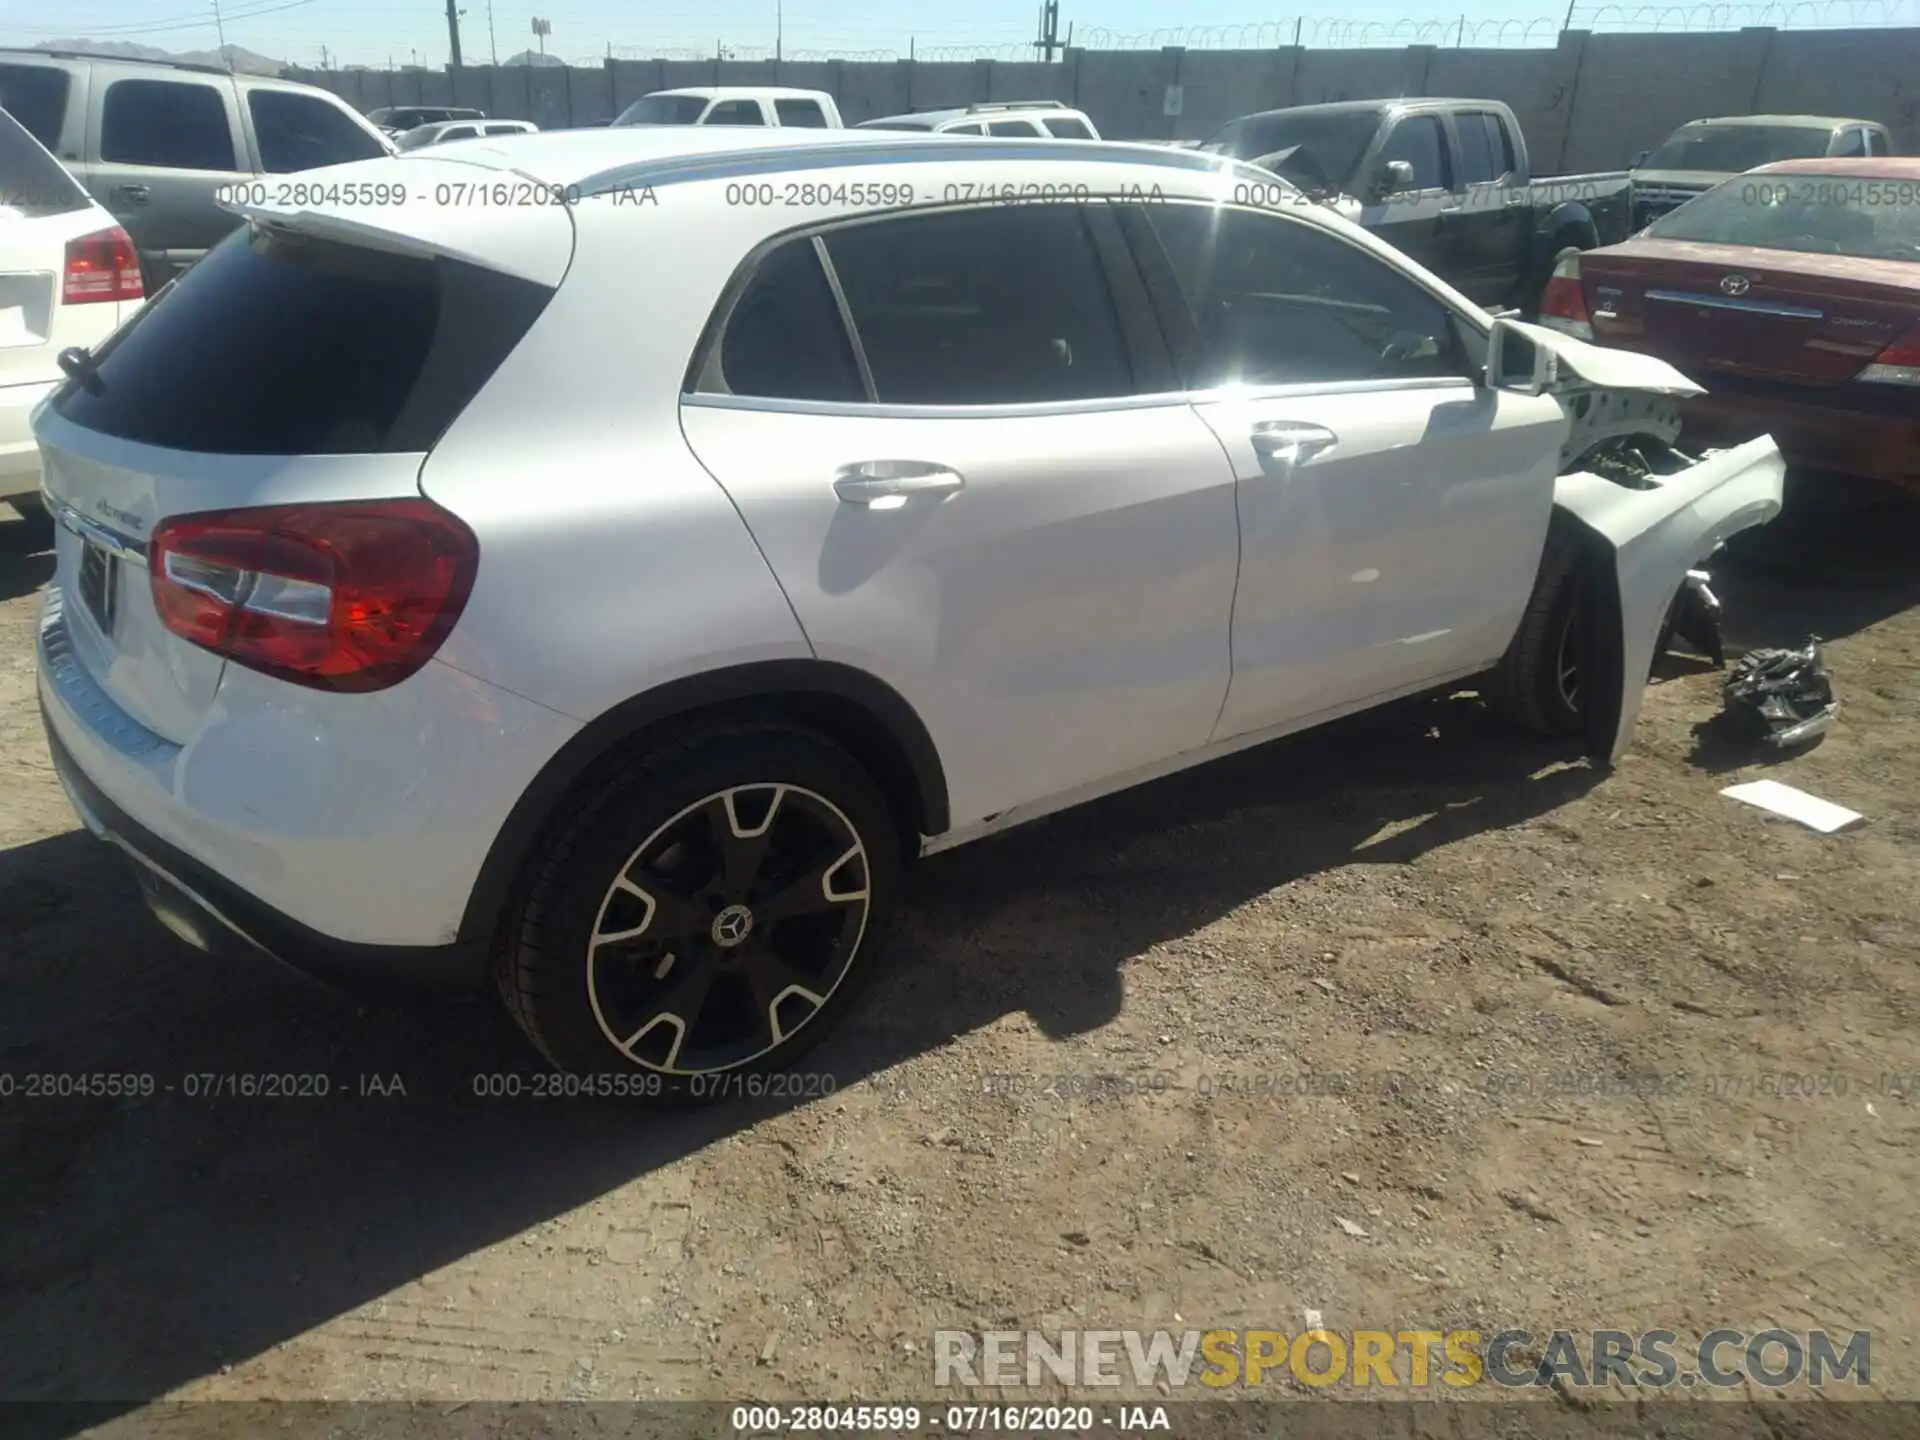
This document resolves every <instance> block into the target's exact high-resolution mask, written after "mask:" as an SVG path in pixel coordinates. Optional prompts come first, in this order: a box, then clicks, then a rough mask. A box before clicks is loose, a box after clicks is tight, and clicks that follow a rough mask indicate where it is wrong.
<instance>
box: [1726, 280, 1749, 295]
mask: <svg viewBox="0 0 1920 1440" xmlns="http://www.w3.org/2000/svg"><path fill="white" fill-rule="evenodd" d="M1752 288H1753V282H1752V281H1751V280H1749V279H1747V277H1746V276H1744V275H1728V276H1726V277H1725V278H1724V279H1722V280H1721V281H1720V290H1721V293H1723V294H1726V295H1744V294H1746V293H1747V291H1749V290H1751V289H1752Z"/></svg>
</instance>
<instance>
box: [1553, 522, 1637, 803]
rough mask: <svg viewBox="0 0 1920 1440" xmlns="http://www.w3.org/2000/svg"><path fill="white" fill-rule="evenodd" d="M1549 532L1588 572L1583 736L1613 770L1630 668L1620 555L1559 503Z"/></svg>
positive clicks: (1595, 756) (1584, 617)
mask: <svg viewBox="0 0 1920 1440" xmlns="http://www.w3.org/2000/svg"><path fill="white" fill-rule="evenodd" d="M1549 533H1550V535H1551V536H1552V537H1553V539H1554V540H1555V541H1557V542H1558V543H1559V544H1562V545H1566V546H1570V547H1572V548H1573V550H1574V552H1575V553H1576V555H1577V556H1578V563H1579V564H1580V566H1581V567H1582V569H1583V571H1584V578H1585V580H1586V583H1587V587H1588V588H1587V591H1586V594H1587V600H1588V603H1587V605H1586V606H1585V608H1584V611H1583V613H1582V617H1581V619H1582V623H1583V625H1584V626H1585V628H1586V636H1585V640H1586V654H1587V656H1588V657H1589V663H1590V664H1591V665H1592V667H1593V674H1592V675H1591V676H1590V677H1588V678H1587V680H1586V682H1585V689H1586V694H1587V703H1586V705H1585V706H1584V707H1583V711H1584V713H1583V714H1582V716H1581V719H1582V721H1583V725H1584V729H1585V732H1586V733H1585V735H1584V737H1583V738H1584V739H1585V741H1586V745H1587V753H1588V755H1590V756H1591V757H1592V758H1593V759H1594V760H1595V761H1597V762H1598V763H1599V764H1601V765H1602V766H1605V767H1608V768H1611V766H1612V764H1613V752H1614V750H1615V748H1616V744H1615V741H1616V737H1617V735H1618V734H1619V730H1620V716H1621V710H1622V708H1623V700H1622V685H1623V683H1624V680H1625V669H1626V656H1625V653H1624V647H1623V645H1622V641H1621V626H1622V620H1623V616H1622V608H1621V607H1622V602H1621V597H1620V572H1619V569H1618V566H1617V564H1616V560H1617V552H1616V551H1615V549H1614V545H1613V542H1612V541H1611V540H1609V539H1607V537H1606V536H1604V535H1602V534H1601V533H1600V532H1599V531H1598V530H1596V529H1595V528H1594V527H1593V525H1592V523H1591V522H1590V521H1588V520H1587V519H1585V518H1584V517H1583V516H1581V515H1580V514H1579V513H1578V512H1577V511H1576V510H1574V509H1573V508H1572V507H1571V506H1568V505H1565V504H1563V503H1562V502H1560V501H1558V500H1556V501H1554V504H1553V520H1552V526H1551V530H1550V532H1549ZM1642 683H1645V682H1644V678H1643V680H1642Z"/></svg>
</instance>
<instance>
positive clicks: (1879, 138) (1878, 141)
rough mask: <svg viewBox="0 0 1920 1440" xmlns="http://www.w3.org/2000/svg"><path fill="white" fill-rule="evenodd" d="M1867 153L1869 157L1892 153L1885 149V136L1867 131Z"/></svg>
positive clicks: (1875, 131)
mask: <svg viewBox="0 0 1920 1440" xmlns="http://www.w3.org/2000/svg"><path fill="white" fill-rule="evenodd" d="M1867 153H1868V154H1869V155H1891V154H1892V153H1893V152H1892V151H1891V150H1889V149H1888V148H1887V137H1886V136H1884V135H1882V134H1881V133H1880V132H1879V131H1878V130H1869V131H1868V132H1867Z"/></svg>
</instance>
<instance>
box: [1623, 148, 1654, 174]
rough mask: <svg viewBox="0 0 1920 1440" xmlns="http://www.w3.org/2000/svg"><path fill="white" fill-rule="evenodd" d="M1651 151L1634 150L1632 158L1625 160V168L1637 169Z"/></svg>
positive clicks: (1644, 162) (1645, 161)
mask: <svg viewBox="0 0 1920 1440" xmlns="http://www.w3.org/2000/svg"><path fill="white" fill-rule="evenodd" d="M1652 153H1653V152H1652V151H1651V150H1636V151H1634V152H1633V159H1631V160H1629V161H1628V162H1627V169H1629V170H1638V169H1639V168H1640V167H1641V166H1642V165H1644V164H1646V163H1647V156H1649V155H1651V154H1652Z"/></svg>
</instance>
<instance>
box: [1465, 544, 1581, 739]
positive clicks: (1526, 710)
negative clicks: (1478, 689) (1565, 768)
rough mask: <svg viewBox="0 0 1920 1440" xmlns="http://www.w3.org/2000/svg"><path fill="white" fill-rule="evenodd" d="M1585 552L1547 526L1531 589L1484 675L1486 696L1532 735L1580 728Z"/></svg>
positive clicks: (1572, 732)
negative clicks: (1504, 647) (1509, 638)
mask: <svg viewBox="0 0 1920 1440" xmlns="http://www.w3.org/2000/svg"><path fill="white" fill-rule="evenodd" d="M1586 571H1587V565H1586V557H1585V553H1584V551H1583V550H1582V548H1581V547H1580V545H1579V544H1578V543H1577V542H1576V541H1574V540H1572V539H1571V538H1569V537H1568V536H1566V535H1565V534H1564V533H1563V532H1562V531H1561V530H1560V528H1559V526H1558V525H1556V526H1554V527H1553V528H1552V529H1550V530H1549V531H1548V534H1547V545H1546V549H1545V551H1544V552H1543V553H1542V555H1541V557H1540V572H1539V574H1538V575H1537V576H1536V577H1535V579H1534V583H1533V594H1532V595H1531V596H1530V597H1529V598H1528V600H1527V608H1526V611H1525V612H1524V613H1523V614H1522V615H1521V617H1520V628H1519V629H1518V630H1516V631H1515V632H1514V636H1513V640H1512V642H1511V643H1510V644H1509V645H1508V646H1507V653H1506V654H1505V655H1503V656H1501V657H1500V663H1499V665H1497V666H1496V667H1495V668H1494V670H1493V672H1492V674H1491V675H1490V676H1489V677H1488V683H1487V686H1486V691H1485V696H1486V699H1487V702H1488V703H1489V704H1490V705H1492V706H1493V708H1494V709H1495V710H1496V711H1498V712H1499V713H1500V714H1501V715H1503V716H1505V717H1506V718H1507V719H1508V720H1511V721H1512V722H1513V723H1514V724H1516V725H1518V726H1520V727H1521V728H1522V729H1524V730H1531V731H1532V732H1534V733H1535V734H1536V735H1553V736H1568V735H1579V734H1582V733H1583V732H1584V730H1585V712H1584V710H1583V709H1582V708H1581V707H1582V701H1583V694H1582V689H1581V678H1582V675H1583V673H1591V670H1592V666H1591V665H1590V664H1588V663H1587V661H1586V658H1585V655H1584V651H1585V648H1586V644H1587V639H1586V632H1587V627H1586V625H1584V624H1583V623H1582V621H1583V618H1584V605H1585V603H1586V600H1585V597H1586V578H1587V576H1586Z"/></svg>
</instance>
